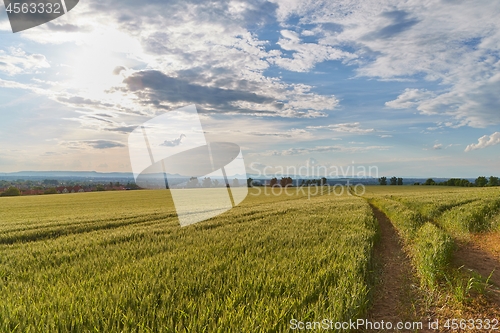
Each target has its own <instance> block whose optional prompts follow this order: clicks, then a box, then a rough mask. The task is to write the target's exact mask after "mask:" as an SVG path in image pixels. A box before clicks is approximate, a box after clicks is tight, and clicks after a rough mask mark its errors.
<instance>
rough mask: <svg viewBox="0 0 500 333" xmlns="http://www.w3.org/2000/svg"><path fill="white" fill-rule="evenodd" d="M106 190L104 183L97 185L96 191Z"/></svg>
mask: <svg viewBox="0 0 500 333" xmlns="http://www.w3.org/2000/svg"><path fill="white" fill-rule="evenodd" d="M105 190H106V189H105V188H104V186H102V185H97V187H96V191H99V192H101V191H105Z"/></svg>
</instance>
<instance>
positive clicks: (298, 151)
mask: <svg viewBox="0 0 500 333" xmlns="http://www.w3.org/2000/svg"><path fill="white" fill-rule="evenodd" d="M389 148H392V147H391V146H360V147H350V146H341V145H336V146H315V147H309V148H290V149H285V150H268V151H266V152H263V153H251V154H249V155H251V156H252V155H256V156H294V155H307V154H311V153H327V152H342V153H358V152H366V151H371V150H388V149H389Z"/></svg>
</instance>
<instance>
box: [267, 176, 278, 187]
mask: <svg viewBox="0 0 500 333" xmlns="http://www.w3.org/2000/svg"><path fill="white" fill-rule="evenodd" d="M269 185H270V186H271V187H273V186H276V185H278V179H277V178H276V177H275V178H273V179H271V181H270V182H269Z"/></svg>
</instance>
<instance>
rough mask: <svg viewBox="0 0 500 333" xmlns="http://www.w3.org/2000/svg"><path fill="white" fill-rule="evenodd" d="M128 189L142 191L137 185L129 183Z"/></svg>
mask: <svg viewBox="0 0 500 333" xmlns="http://www.w3.org/2000/svg"><path fill="white" fill-rule="evenodd" d="M126 188H128V189H129V190H138V189H140V187H139V186H138V185H137V184H135V183H127V186H126Z"/></svg>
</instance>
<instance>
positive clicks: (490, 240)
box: [454, 232, 500, 307]
mask: <svg viewBox="0 0 500 333" xmlns="http://www.w3.org/2000/svg"><path fill="white" fill-rule="evenodd" d="M454 262H455V264H456V265H458V266H464V268H466V269H470V270H473V271H475V272H477V273H479V274H481V276H482V277H483V278H485V279H486V278H488V277H490V278H489V281H488V282H489V283H490V284H491V285H492V287H491V288H490V292H489V296H490V297H489V298H490V300H491V301H493V302H494V303H496V304H498V306H499V307H500V233H499V232H492V233H484V234H475V235H472V236H471V238H470V240H469V241H461V242H459V243H458V249H457V250H456V251H455V255H454Z"/></svg>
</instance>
